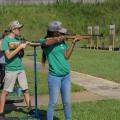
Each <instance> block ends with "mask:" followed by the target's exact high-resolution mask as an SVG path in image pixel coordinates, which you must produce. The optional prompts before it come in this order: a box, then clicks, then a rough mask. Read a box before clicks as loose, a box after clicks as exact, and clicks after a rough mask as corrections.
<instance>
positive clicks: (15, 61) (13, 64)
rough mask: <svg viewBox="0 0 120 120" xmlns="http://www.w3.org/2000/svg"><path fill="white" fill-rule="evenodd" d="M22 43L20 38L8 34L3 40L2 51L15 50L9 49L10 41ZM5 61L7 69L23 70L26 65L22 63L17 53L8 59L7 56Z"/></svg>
mask: <svg viewBox="0 0 120 120" xmlns="http://www.w3.org/2000/svg"><path fill="white" fill-rule="evenodd" d="M11 42H12V43H14V42H15V43H16V42H17V43H20V41H19V40H17V39H15V38H10V37H8V36H6V37H5V38H4V39H3V40H2V51H4V52H5V51H6V50H9V51H10V52H12V51H13V50H10V49H9V44H10V43H11ZM5 62H6V66H5V69H6V70H7V71H17V70H23V69H24V65H23V63H22V60H21V58H20V57H19V56H18V54H16V55H15V56H14V57H13V58H11V59H7V57H6V56H5Z"/></svg>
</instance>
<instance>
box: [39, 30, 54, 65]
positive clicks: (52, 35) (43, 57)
mask: <svg viewBox="0 0 120 120" xmlns="http://www.w3.org/2000/svg"><path fill="white" fill-rule="evenodd" d="M48 37H49V38H50V37H54V32H52V31H49V30H48V31H47V35H46V36H45V38H48ZM41 48H42V50H43V48H44V47H43V46H42V47H41ZM45 63H46V54H45V52H44V51H43V52H42V64H43V65H45Z"/></svg>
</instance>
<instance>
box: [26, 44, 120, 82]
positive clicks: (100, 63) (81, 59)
mask: <svg viewBox="0 0 120 120" xmlns="http://www.w3.org/2000/svg"><path fill="white" fill-rule="evenodd" d="M30 54H33V49H27V50H26V55H30ZM25 57H27V58H28V59H33V56H25ZM37 61H39V62H41V48H40V47H39V48H37ZM69 63H70V65H71V70H74V71H78V72H81V73H85V74H89V75H93V76H97V77H101V78H105V79H108V80H112V81H115V82H118V83H119V82H120V52H119V51H104V50H90V49H83V48H80V46H79V45H77V46H76V48H75V50H74V52H73V54H72V56H71V58H70V59H69Z"/></svg>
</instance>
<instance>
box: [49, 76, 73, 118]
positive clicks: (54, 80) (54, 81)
mask: <svg viewBox="0 0 120 120" xmlns="http://www.w3.org/2000/svg"><path fill="white" fill-rule="evenodd" d="M48 88H49V105H48V111H47V120H53V115H54V107H55V104H56V103H57V99H58V96H59V92H61V97H62V104H63V108H64V115H65V120H71V104H70V100H71V81H70V74H68V75H65V76H64V77H57V76H53V75H50V74H49V75H48Z"/></svg>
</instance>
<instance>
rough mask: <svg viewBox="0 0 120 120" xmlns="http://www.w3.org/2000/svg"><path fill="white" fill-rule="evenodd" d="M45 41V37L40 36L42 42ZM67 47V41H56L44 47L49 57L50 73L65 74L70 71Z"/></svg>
mask: <svg viewBox="0 0 120 120" xmlns="http://www.w3.org/2000/svg"><path fill="white" fill-rule="evenodd" d="M44 41H45V39H44V38H40V42H44ZM66 49H67V45H66V44H65V42H60V43H56V44H54V45H50V46H47V47H44V48H43V51H44V52H45V54H46V56H47V59H48V64H49V73H50V74H51V75H55V76H64V75H67V74H69V73H70V66H69V63H68V61H67V59H66V58H65V56H64V52H65V50H66Z"/></svg>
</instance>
